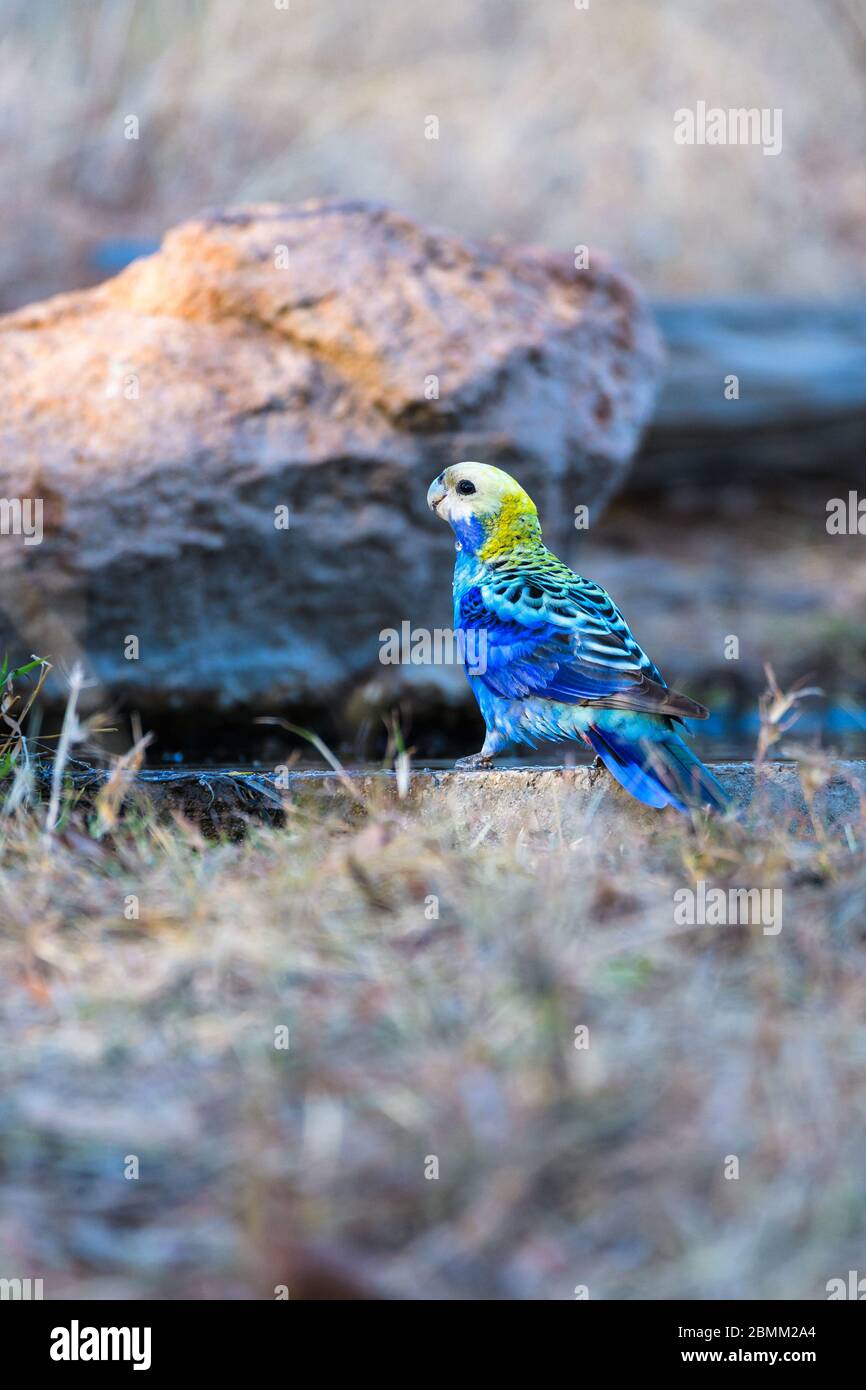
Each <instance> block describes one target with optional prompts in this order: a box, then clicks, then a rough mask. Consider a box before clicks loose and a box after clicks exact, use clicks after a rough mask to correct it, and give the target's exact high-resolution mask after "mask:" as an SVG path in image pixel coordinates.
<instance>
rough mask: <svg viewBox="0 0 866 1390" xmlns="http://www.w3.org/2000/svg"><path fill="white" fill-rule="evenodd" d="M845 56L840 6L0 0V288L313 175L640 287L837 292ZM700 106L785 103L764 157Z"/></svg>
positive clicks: (857, 172) (847, 284) (865, 118)
mask: <svg viewBox="0 0 866 1390" xmlns="http://www.w3.org/2000/svg"><path fill="white" fill-rule="evenodd" d="M864 65H866V28H864V26H863V21H862V18H861V17H860V16H859V12H858V9H857V5H856V0H832V3H829V4H826V5H817V6H816V5H803V4H800V5H794V6H792V5H791V4H790V3H788V0H764V3H763V4H762V5H760V6H744V5H742V4H741V3H739V0H655V3H653V4H647V3H646V0H617V3H616V4H604V3H601V0H593V3H592V4H591V5H590V6H589V8H588V9H587V10H584V11H578V10H576V9H575V7H574V5H573V4H572V3H570V0H546V3H538V4H521V3H519V0H473V3H472V4H466V3H465V0H439V3H438V4H436V5H400V4H386V5H379V4H374V3H372V0H367V3H358V0H329V3H328V4H326V5H323V4H317V3H313V0H291V3H290V5H289V8H288V10H287V11H285V10H277V8H276V6H275V5H274V3H273V0H261V3H260V4H255V5H251V4H242V3H238V0H147V3H140V2H137V0H92V2H91V3H89V4H65V5H57V4H56V3H52V0H6V3H5V5H4V33H3V41H2V44H0V93H2V96H0V186H2V187H3V188H6V189H8V190H9V197H10V198H14V216H9V215H7V217H6V218H5V220H4V232H5V235H4V238H3V247H2V256H0V302H2V303H3V305H4V306H5V307H11V306H12V305H15V304H20V303H22V302H26V301H27V300H28V299H32V298H37V297H41V296H43V295H45V294H48V293H51V292H54V291H56V290H59V289H68V288H71V287H73V286H78V285H81V284H82V283H84V282H85V281H87V280H89V279H91V278H93V276H94V275H95V274H98V273H99V272H98V271H97V270H96V269H95V268H94V264H93V259H92V258H93V254H94V252H95V251H96V250H98V248H99V247H100V245H101V244H102V243H104V242H106V241H110V240H111V239H112V238H118V237H120V238H122V237H129V238H141V237H145V238H147V237H159V236H161V235H162V233H163V232H164V231H165V229H166V228H167V227H169V226H171V225H173V224H174V223H176V222H178V221H180V220H182V219H185V218H187V217H189V216H190V215H191V214H192V213H193V212H195V211H196V210H198V209H199V208H201V207H203V206H209V205H213V204H221V203H226V202H239V201H245V202H250V201H256V200H268V199H275V200H279V201H296V200H299V199H302V198H307V197H311V196H316V195H320V194H335V195H338V196H345V197H355V196H360V197H367V198H372V199H375V200H381V201H386V202H390V203H392V204H395V205H397V206H399V207H402V208H404V209H405V210H406V211H408V212H410V213H414V214H415V215H417V216H418V217H420V218H421V219H422V220H426V221H429V222H432V223H434V224H444V225H446V226H449V227H451V228H453V229H454V230H455V231H457V232H462V233H465V234H468V235H479V236H489V235H490V234H491V233H502V234H504V235H505V236H507V237H509V238H522V239H528V240H533V241H541V242H545V243H548V244H550V245H551V246H555V247H560V248H561V249H563V250H564V251H568V252H571V250H572V248H573V247H574V246H575V245H576V244H578V243H587V244H589V245H594V246H598V247H602V248H605V249H607V250H608V251H611V252H613V253H615V254H616V255H617V256H619V257H621V258H622V259H623V261H624V263H625V264H626V265H627V266H628V268H629V269H630V270H631V271H632V272H634V273H635V274H637V275H638V276H639V277H640V278H641V280H642V281H643V282H644V284H646V285H647V286H648V287H649V288H650V289H651V290H652V291H654V292H656V293H659V292H671V291H673V292H675V293H686V294H695V293H698V294H707V293H710V294H713V293H731V292H735V293H738V294H741V293H748V292H757V293H768V292H775V293H780V294H784V295H788V296H800V297H806V296H808V295H810V294H815V295H841V296H845V295H847V294H850V293H851V292H852V291H854V292H859V291H860V290H861V287H862V283H863V272H864V266H866V239H864V234H863V218H862V207H863V203H864V199H866V184H864V179H866V175H864V167H866V166H864V158H863V156H864V130H866V95H864V84H863V80H862V78H863V69H864ZM698 100H703V101H705V102H707V103H708V104H709V105H710V106H712V105H721V106H723V107H725V108H728V107H769V108H781V109H782V112H783V118H784V123H783V149H782V153H781V155H780V156H778V157H777V158H766V157H764V156H763V155H762V154H761V152H760V150H758V149H755V148H743V147H715V148H708V147H694V148H684V147H680V146H676V145H675V144H674V142H673V113H674V111H676V110H677V109H678V108H680V107H684V106H688V107H694V104H695V102H697V101H698ZM430 114H434V115H436V116H438V118H439V121H440V134H439V139H438V141H433V140H426V139H425V138H424V122H425V118H426V117H427V116H428V115H430ZM128 115H136V116H137V117H138V119H139V122H140V138H139V139H138V140H137V141H133V140H125V139H124V119H125V117H126V116H128ZM4 211H6V212H7V214H8V213H9V211H10V210H9V209H8V208H7V209H4ZM768 247H772V255H771V256H770V255H768ZM103 273H104V271H103Z"/></svg>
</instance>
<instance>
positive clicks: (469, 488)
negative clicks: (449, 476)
mask: <svg viewBox="0 0 866 1390" xmlns="http://www.w3.org/2000/svg"><path fill="white" fill-rule="evenodd" d="M457 491H458V492H462V494H463V496H464V497H468V496H469V494H470V493H471V492H474V491H475V484H474V483H470V481H469V479H468V478H461V479H460V482H459V483H458V484H457Z"/></svg>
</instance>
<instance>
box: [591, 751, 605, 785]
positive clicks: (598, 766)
mask: <svg viewBox="0 0 866 1390" xmlns="http://www.w3.org/2000/svg"><path fill="white" fill-rule="evenodd" d="M603 768H604V763H603V762H602V760H601V758H600V757H599V756H598V754H597V753H596V755H595V757H594V758H593V760H592V762H591V763H590V765H589V785H590V788H592V787H594V786H595V784H596V782H597V781H598V775H599V773H600V772H601V771H602V769H603Z"/></svg>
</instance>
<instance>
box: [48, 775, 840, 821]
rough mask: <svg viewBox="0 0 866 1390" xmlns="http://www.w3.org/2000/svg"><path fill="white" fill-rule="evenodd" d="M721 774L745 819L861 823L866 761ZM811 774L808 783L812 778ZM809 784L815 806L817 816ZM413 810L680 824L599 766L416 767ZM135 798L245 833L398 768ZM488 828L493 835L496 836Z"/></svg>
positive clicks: (354, 805) (161, 782)
mask: <svg viewBox="0 0 866 1390" xmlns="http://www.w3.org/2000/svg"><path fill="white" fill-rule="evenodd" d="M712 769H713V772H714V773H715V775H716V776H717V777H718V779H719V781H720V782H721V783H722V786H723V787H724V788H725V790H726V791H727V792H728V793H729V795H730V796H731V799H732V802H733V805H734V806H735V807H737V808H738V810H739V811H740V812H741V813H746V814H749V815H750V816H754V817H755V818H756V819H759V820H763V821H765V822H772V823H774V824H776V825H777V826H779V827H788V828H789V829H790V830H792V831H794V832H796V831H798V830H799V831H800V832H802V833H804V834H805V835H806V836H807V837H809V838H811V837H812V836H813V835H814V829H815V827H814V822H813V818H812V817H813V815H814V817H815V818H816V819H817V820H818V821H819V822H820V823H821V824H825V825H829V826H837V827H843V826H844V825H845V824H850V825H854V824H859V823H860V822H861V821H862V819H863V815H864V808H866V762H864V761H863V760H854V759H852V760H842V759H840V760H838V761H837V762H836V763H835V764H833V765H832V767H831V768H830V769H829V771H828V772H827V773H826V775H825V774H823V773H822V775H821V776H820V777H819V778H815V779H813V783H812V785H810V782H809V772H808V770H807V771H806V772H805V774H804V775H801V772H800V770H799V769H798V767H797V764H795V763H792V762H768V763H765V764H764V765H763V766H762V767H761V768H756V767H755V765H754V763H750V762H739V763H713V764H712ZM107 776H108V774H107V773H105V772H102V771H93V772H91V773H81V774H78V775H77V776H76V778H75V783H76V786H77V788H78V790H79V792H80V793H81V795H82V796H83V798H84V802H85V803H87V802H89V801H92V799H93V798H94V797H95V795H96V794H97V792H98V790H99V788H100V787H101V786H102V785H103V784H104V782H105V780H106V777H107ZM804 778H805V780H804ZM804 787H805V789H806V791H808V795H809V797H810V799H811V801H812V814H810V812H809V809H808V806H807V801H806V794H805V792H804ZM404 792H405V796H406V797H407V799H408V802H409V804H410V805H414V806H415V807H416V808H420V809H421V810H422V811H429V812H430V813H431V814H435V813H436V812H437V811H439V812H441V811H443V810H445V811H447V813H448V815H449V816H450V817H452V818H453V821H454V825H455V827H457V829H458V830H459V832H460V833H461V834H467V835H471V834H476V833H478V832H479V831H480V830H482V829H483V828H484V827H485V826H486V827H487V831H492V832H493V833H494V834H497V835H512V834H518V833H521V832H524V833H530V834H536V833H537V834H541V835H555V836H557V837H558V836H560V835H566V836H568V835H576V834H579V833H581V832H582V831H583V830H585V829H586V827H587V825H588V823H589V822H592V824H593V825H594V826H595V827H600V828H601V829H602V830H604V831H610V832H614V833H619V832H620V831H621V830H622V828H623V826H627V825H629V824H634V823H635V822H636V821H643V822H645V823H646V824H652V823H653V822H658V823H659V824H661V823H663V821H664V819H665V818H668V819H676V813H675V812H673V811H669V812H665V813H664V815H663V816H660V814H659V812H658V811H653V810H651V809H649V808H648V807H646V806H642V805H641V804H640V803H639V802H637V801H635V800H634V798H633V797H630V796H629V795H628V793H627V792H625V791H623V789H622V788H621V787H620V786H618V785H617V783H616V782H615V781H614V779H613V778H612V777H610V776H609V774H608V773H607V772H604V771H596V769H594V768H590V767H573V768H562V767H523V768H516V767H510V768H493V769H491V770H488V771H479V772H468V771H464V770H462V769H458V770H449V771H431V770H430V769H428V768H420V769H418V770H416V771H413V773H412V774H411V778H410V781H409V784H408V787H406V788H405V789H404ZM131 795H132V796H134V797H137V798H139V799H143V800H144V802H145V803H150V804H151V805H152V806H153V807H154V808H155V809H156V810H158V811H160V812H168V813H172V812H180V813H181V814H182V815H184V816H185V817H186V818H187V819H189V820H191V821H193V822H194V823H195V824H197V825H199V826H201V827H202V829H204V830H205V831H206V832H208V833H211V834H226V833H229V834H231V833H236V834H241V833H243V829H244V826H245V824H246V823H247V822H248V821H249V820H251V819H252V820H268V821H281V820H282V818H283V813H284V811H285V807H286V805H287V804H296V805H297V804H301V805H303V804H304V803H307V802H311V803H314V804H315V803H319V804H321V802H322V801H324V802H326V803H331V804H334V805H336V804H342V805H343V806H344V807H345V808H347V809H349V810H352V809H360V808H363V807H364V806H365V805H373V806H381V804H382V802H383V800H384V801H387V802H393V803H394V804H397V803H398V799H399V789H398V784H397V779H396V776H395V774H394V773H393V772H388V771H382V772H348V773H346V774H344V775H343V776H342V777H339V776H336V775H335V774H334V773H331V772H306V771H290V772H289V774H288V777H287V778H285V779H284V781H283V782H282V783H279V784H278V783H277V781H276V779H275V774H274V773H272V772H265V771H258V772H232V771H229V770H220V769H214V770H212V771H199V772H187V771H172V772H168V771H166V772H162V771H150V772H144V773H141V774H139V776H138V777H137V778H136V779H135V782H134V784H133V788H132V789H131ZM487 831H485V833H487Z"/></svg>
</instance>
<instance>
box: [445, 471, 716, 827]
mask: <svg viewBox="0 0 866 1390" xmlns="http://www.w3.org/2000/svg"><path fill="white" fill-rule="evenodd" d="M427 500H428V503H429V505H430V506H431V508H432V509H433V510H434V511H435V512H436V513H437V515H439V516H440V517H443V518H444V519H445V520H447V521H448V522H449V524H450V525H451V527H452V529H453V531H454V535H455V537H456V539H457V561H456V564H455V567H454V627H455V629H457V630H458V631H463V632H464V633H465V634H467V636H468V634H470V633H471V635H472V638H473V640H472V641H471V642H469V641H467V642H466V649H467V651H471V652H472V653H473V668H472V669H469V668H468V667H467V678H468V680H469V684H470V686H471V687H472V691H473V693H474V695H475V698H476V700H477V701H478V707H479V709H480V710H481V714H482V717H483V719H484V723H485V726H486V729H487V736H486V738H485V740H484V747H483V748H482V750H481V753H480V754H478V755H476V759H475V760H472V761H480V762H488V761H489V760H490V759H491V758H492V757H493V756H494V755H495V754H497V753H500V752H502V750H503V749H505V748H507V747H509V746H510V745H514V744H520V743H522V744H528V745H529V746H530V747H533V748H534V747H536V746H537V745H538V744H539V743H542V742H549V741H561V740H564V739H581V740H582V741H583V742H584V743H585V744H586V745H587V746H588V747H590V748H591V749H593V751H594V752H595V753H596V754H597V755H598V757H599V758H600V759H601V761H602V762H603V763H604V765H605V767H606V768H607V769H608V771H609V772H610V773H611V774H612V775H613V776H614V777H615V778H616V780H617V781H618V782H619V783H620V784H621V785H622V786H623V787H625V789H626V790H627V791H628V792H630V793H631V795H632V796H634V797H636V798H637V800H638V801H642V802H644V803H645V804H646V805H648V806H654V807H657V808H661V807H664V806H673V807H674V808H675V809H676V810H677V811H681V812H685V811H687V810H688V809H689V808H690V807H704V806H709V807H712V808H713V809H715V810H719V811H722V810H725V809H726V808H727V806H728V797H727V794H726V792H725V791H724V790H723V788H722V787H721V786H720V785H719V783H718V782H717V781H716V779H715V777H713V775H712V773H711V772H709V771H708V769H707V768H705V767H704V766H703V764H702V763H701V762H700V761H699V760H698V759H697V758H696V757H695V755H694V754H693V753H692V752H691V751H690V749H689V748H688V747H687V745H686V744H685V743H684V741H683V739H682V738H681V737H680V734H679V732H678V728H680V727H682V721H683V720H684V719H686V718H697V719H703V718H706V714H707V711H706V710H705V709H704V708H703V707H702V706H701V705H698V704H696V703H695V701H693V700H689V699H688V698H687V697H686V696H685V695H680V694H678V693H677V692H676V691H674V690H670V689H669V688H668V686H667V685H666V684H665V681H664V679H663V678H662V676H661V673H660V672H659V670H658V668H657V667H656V666H655V665H654V664H653V662H652V661H651V660H650V659H649V657H648V656H647V655H646V653H645V652H643V651H642V650H641V648H640V647H639V646H638V644H637V642H636V641H635V639H634V637H633V636H632V634H631V632H630V631H629V628H628V624H627V623H626V621H625V619H624V618H623V616H622V614H621V613H620V611H619V609H618V608H617V607H616V606H615V605H614V603H613V601H612V600H611V599H610V597H609V596H608V594H606V593H605V591H604V589H602V588H600V587H599V585H598V584H595V583H593V581H592V580H590V579H583V578H581V576H580V575H577V574H575V573H574V571H573V570H571V569H569V567H568V565H566V564H563V562H562V561H561V560H559V559H558V558H557V557H556V556H555V555H554V554H553V552H552V551H550V550H548V549H547V546H546V545H545V544H544V542H543V541H542V538H541V527H540V525H539V522H538V514H537V512H536V509H535V504H534V503H533V501H532V499H531V498H530V497H529V496H528V494H527V493H526V492H524V490H523V488H522V487H521V486H520V484H519V483H517V482H516V481H515V479H514V478H512V477H510V476H509V474H507V473H504V472H502V470H501V469H498V468H492V467H490V466H489V465H488V464H483V463H461V464H457V465H455V466H454V467H453V468H447V469H445V471H444V472H443V473H441V474H440V475H439V477H438V478H436V479H435V480H434V482H433V483H431V485H430V489H429V492H428V494H427ZM479 654H480V656H479Z"/></svg>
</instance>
